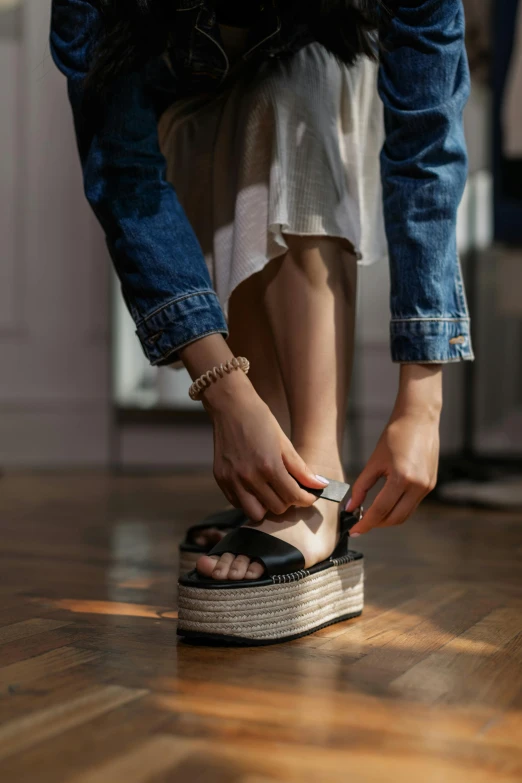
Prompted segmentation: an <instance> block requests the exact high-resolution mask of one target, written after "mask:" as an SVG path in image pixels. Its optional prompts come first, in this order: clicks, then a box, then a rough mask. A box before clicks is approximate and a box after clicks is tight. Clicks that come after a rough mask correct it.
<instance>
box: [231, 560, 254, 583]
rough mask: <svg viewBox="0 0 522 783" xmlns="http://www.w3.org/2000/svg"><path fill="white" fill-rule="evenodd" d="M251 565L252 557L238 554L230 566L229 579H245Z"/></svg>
mask: <svg viewBox="0 0 522 783" xmlns="http://www.w3.org/2000/svg"><path fill="white" fill-rule="evenodd" d="M249 565H250V558H249V557H247V556H246V555H238V556H237V557H236V558H235V559H234V561H233V563H232V565H231V566H230V571H229V572H228V578H229V579H244V578H245V574H246V572H247V571H248V567H249Z"/></svg>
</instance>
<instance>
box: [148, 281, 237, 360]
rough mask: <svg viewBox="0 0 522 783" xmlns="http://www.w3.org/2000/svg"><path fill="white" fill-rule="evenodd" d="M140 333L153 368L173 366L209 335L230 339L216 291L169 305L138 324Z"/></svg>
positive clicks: (186, 297) (203, 292) (163, 306)
mask: <svg viewBox="0 0 522 783" xmlns="http://www.w3.org/2000/svg"><path fill="white" fill-rule="evenodd" d="M136 327H137V328H136V334H137V335H138V337H139V339H140V342H141V347H142V348H143V351H144V353H145V356H146V357H147V359H148V360H149V362H150V363H151V364H152V365H155V366H161V365H164V364H172V363H173V362H175V361H177V360H178V359H179V358H180V357H179V354H178V351H179V350H180V349H181V348H184V347H185V345H188V344H189V343H192V342H194V340H199V339H200V338H201V337H206V336H207V335H209V334H223V335H224V336H225V338H226V337H228V327H227V323H226V320H225V316H224V314H223V310H222V309H221V305H220V304H219V300H218V298H217V296H216V293H215V291H197V292H196V293H193V294H186V295H184V296H180V297H178V298H177V299H173V300H171V301H170V302H167V303H166V304H165V305H162V307H160V308H158V309H157V310H155V311H154V312H152V313H150V314H149V315H147V316H146V317H145V318H144V319H142V320H141V321H138V322H137V323H136Z"/></svg>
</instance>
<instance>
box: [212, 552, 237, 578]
mask: <svg viewBox="0 0 522 783" xmlns="http://www.w3.org/2000/svg"><path fill="white" fill-rule="evenodd" d="M234 559H235V557H234V555H231V554H230V552H225V554H224V555H221V557H220V558H219V560H218V563H217V565H216V567H215V568H214V570H213V572H212V578H213V579H228V572H229V571H230V566H231V565H232V563H233V562H234Z"/></svg>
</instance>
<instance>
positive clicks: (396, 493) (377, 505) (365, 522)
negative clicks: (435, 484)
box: [350, 478, 404, 536]
mask: <svg viewBox="0 0 522 783" xmlns="http://www.w3.org/2000/svg"><path fill="white" fill-rule="evenodd" d="M403 495H404V486H403V485H402V483H399V482H396V481H393V480H390V478H388V480H387V481H386V484H385V485H384V487H383V488H382V489H381V491H380V492H379V494H378V495H377V497H376V498H375V500H374V501H373V503H372V505H371V506H370V508H369V509H368V511H367V512H366V514H365V515H364V517H363V518H362V519H361V520H360V521H359V522H358V523H357V524H356V525H354V527H353V528H352V529H351V531H350V535H351V536H354V535H361V534H362V533H367V532H368V531H369V530H372V529H373V528H374V527H379V526H380V525H381V524H382V523H383V522H384V520H385V519H386V518H387V517H388V515H389V514H390V512H391V511H392V510H393V509H394V508H395V506H396V505H397V503H398V502H399V501H400V500H401V498H402V496H403Z"/></svg>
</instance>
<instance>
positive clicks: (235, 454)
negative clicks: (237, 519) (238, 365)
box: [203, 371, 328, 522]
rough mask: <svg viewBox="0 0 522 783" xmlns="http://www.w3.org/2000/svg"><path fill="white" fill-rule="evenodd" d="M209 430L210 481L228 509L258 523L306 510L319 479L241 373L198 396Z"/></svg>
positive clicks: (223, 379)
mask: <svg viewBox="0 0 522 783" xmlns="http://www.w3.org/2000/svg"><path fill="white" fill-rule="evenodd" d="M203 404H204V405H205V408H206V409H207V411H208V413H209V414H210V417H211V419H212V423H213V427H214V477H215V479H216V481H217V483H218V485H219V487H220V488H221V490H222V491H223V493H224V494H225V496H226V497H227V499H228V500H229V502H230V503H232V505H233V506H236V507H240V508H242V509H243V510H244V511H245V513H246V514H247V515H248V516H249V517H250V519H252V520H254V521H256V522H258V521H261V520H262V519H263V518H264V516H265V515H266V513H267V512H268V511H270V512H272V513H274V514H277V515H280V514H283V513H284V512H285V511H286V510H287V509H288V508H289V507H290V506H303V507H306V506H311V505H312V504H313V503H314V502H315V501H316V500H317V498H316V496H315V495H312V494H311V493H309V492H306V490H304V489H301V488H300V487H299V485H298V483H297V481H299V482H300V483H301V484H304V485H305V486H307V487H311V488H314V489H323V488H324V487H325V486H326V485H327V483H328V482H327V481H323V480H322V479H321V478H319V477H318V476H317V475H316V474H315V473H313V471H312V470H311V469H310V468H309V467H308V466H307V465H306V463H305V462H304V460H303V459H302V458H301V457H300V456H299V454H298V453H297V452H296V450H295V449H294V447H293V445H292V443H291V441H290V440H289V439H288V438H287V436H286V435H285V433H284V432H283V430H282V429H281V427H280V426H279V423H278V421H277V419H276V418H275V416H274V415H273V414H272V412H271V411H270V409H269V407H268V406H267V405H266V404H265V403H264V402H263V400H262V399H261V398H260V397H259V395H258V394H257V392H256V391H255V389H254V387H253V386H252V384H251V383H250V381H249V380H248V378H247V377H246V376H245V375H244V374H243V373H242V372H240V371H237V372H233V373H231V374H230V375H229V376H225V377H224V378H222V379H220V380H219V381H218V382H217V383H216V384H213V385H212V387H211V389H208V390H207V391H205V392H204V394H203Z"/></svg>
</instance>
